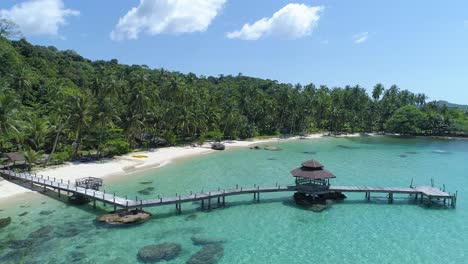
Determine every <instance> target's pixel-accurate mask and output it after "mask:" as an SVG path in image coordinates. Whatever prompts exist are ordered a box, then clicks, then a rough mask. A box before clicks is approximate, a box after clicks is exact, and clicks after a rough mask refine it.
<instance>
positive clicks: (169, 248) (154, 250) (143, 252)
mask: <svg viewBox="0 0 468 264" xmlns="http://www.w3.org/2000/svg"><path fill="white" fill-rule="evenodd" d="M181 251H182V247H181V246H180V245H179V244H176V243H162V244H158V245H149V246H145V247H143V248H141V249H140V250H139V251H138V258H139V259H140V260H141V261H143V262H144V263H154V262H159V261H163V260H166V261H169V260H172V259H175V258H176V257H178V256H179V254H180V252H181Z"/></svg>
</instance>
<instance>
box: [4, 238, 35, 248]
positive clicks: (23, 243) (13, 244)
mask: <svg viewBox="0 0 468 264" xmlns="http://www.w3.org/2000/svg"><path fill="white" fill-rule="evenodd" d="M33 245H34V240H32V239H21V240H11V241H10V243H9V245H8V247H9V248H11V249H22V248H30V247H32V246H33Z"/></svg>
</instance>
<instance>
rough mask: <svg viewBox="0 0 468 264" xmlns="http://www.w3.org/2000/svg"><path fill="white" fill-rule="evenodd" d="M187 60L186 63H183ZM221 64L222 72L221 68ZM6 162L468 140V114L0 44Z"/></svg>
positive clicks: (376, 91) (0, 142) (1, 137)
mask: <svg viewBox="0 0 468 264" xmlns="http://www.w3.org/2000/svg"><path fill="white" fill-rule="evenodd" d="M174 59H181V58H174ZM220 63H222V62H220ZM0 89H1V90H0V152H7V151H16V150H19V151H24V152H25V153H26V155H27V156H28V157H30V159H35V157H36V156H37V155H38V154H49V153H51V152H55V154H54V155H53V156H52V159H53V160H54V161H57V162H60V161H63V160H67V159H69V158H70V157H73V156H75V155H77V154H78V153H79V152H80V151H82V150H96V151H98V152H99V153H101V152H103V153H104V154H106V155H112V154H120V153H124V152H127V151H129V150H130V148H136V147H152V146H155V145H157V144H158V143H161V142H163V141H164V140H162V139H165V140H166V141H168V142H169V143H170V144H176V143H181V142H187V141H202V140H203V139H204V138H209V137H221V138H226V139H236V138H250V137H255V136H260V135H278V134H280V133H284V134H305V133H310V132H315V131H331V132H375V131H379V132H380V131H386V132H397V133H403V134H413V135H414V134H425V135H457V136H466V135H467V133H468V114H467V113H466V112H465V111H464V110H457V109H449V108H447V107H446V106H438V105H437V104H436V103H426V96H425V95H422V94H413V93H411V92H409V91H407V90H401V89H399V88H398V87H397V86H395V85H394V86H391V87H388V88H384V87H383V86H382V85H380V84H377V85H376V86H375V87H374V88H373V91H372V93H371V94H370V95H368V94H367V93H366V90H365V89H364V88H363V87H360V86H357V85H356V86H346V87H326V86H315V85H314V84H308V85H305V86H301V85H299V84H297V85H291V84H284V83H278V82H277V81H273V80H264V79H259V78H252V77H246V76H242V75H241V74H239V75H237V76H230V75H229V76H223V75H220V76H218V77H205V76H196V75H195V74H192V73H189V74H182V73H178V72H169V71H166V70H164V69H154V70H153V69H150V68H148V67H147V66H145V65H132V66H128V65H122V64H119V63H118V61H117V60H111V61H91V60H88V59H86V58H83V57H82V56H80V55H79V54H77V53H76V52H74V51H70V50H67V51H58V50H57V49H56V48H54V47H41V46H33V45H31V44H30V43H28V42H27V41H26V40H25V39H21V40H19V41H11V40H8V39H5V38H2V37H0Z"/></svg>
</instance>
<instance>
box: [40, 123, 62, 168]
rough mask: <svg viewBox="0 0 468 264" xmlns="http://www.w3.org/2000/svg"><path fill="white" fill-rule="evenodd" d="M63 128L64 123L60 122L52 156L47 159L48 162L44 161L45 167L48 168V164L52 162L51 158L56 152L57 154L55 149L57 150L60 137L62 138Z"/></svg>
mask: <svg viewBox="0 0 468 264" xmlns="http://www.w3.org/2000/svg"><path fill="white" fill-rule="evenodd" d="M62 128H63V123H62V122H60V125H59V129H58V131H57V135H55V140H54V146H53V147H52V151H51V152H50V155H49V156H48V157H47V158H46V160H45V161H44V165H43V166H44V167H46V166H47V164H48V163H49V161H50V158H51V157H52V156H53V155H54V152H55V149H56V148H57V144H58V140H59V137H60V134H61V133H62Z"/></svg>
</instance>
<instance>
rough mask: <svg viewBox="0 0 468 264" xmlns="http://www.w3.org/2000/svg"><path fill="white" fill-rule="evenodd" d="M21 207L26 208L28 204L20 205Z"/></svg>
mask: <svg viewBox="0 0 468 264" xmlns="http://www.w3.org/2000/svg"><path fill="white" fill-rule="evenodd" d="M20 207H21V208H28V207H29V205H20Z"/></svg>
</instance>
